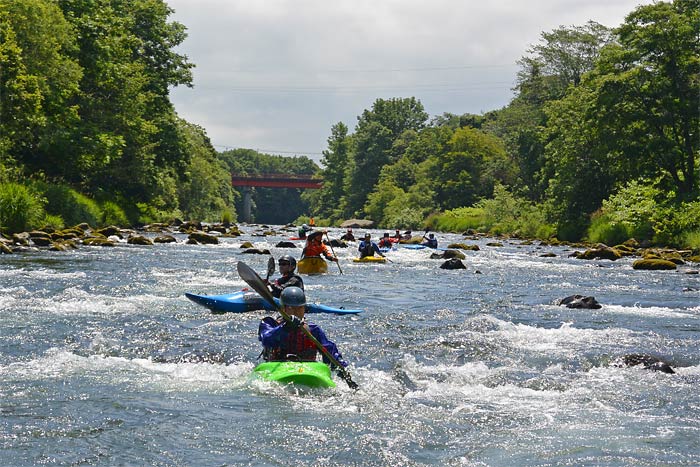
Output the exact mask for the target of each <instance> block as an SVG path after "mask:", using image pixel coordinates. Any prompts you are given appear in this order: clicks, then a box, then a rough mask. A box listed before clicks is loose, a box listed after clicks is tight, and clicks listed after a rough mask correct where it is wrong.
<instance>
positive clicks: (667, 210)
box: [652, 201, 700, 247]
mask: <svg viewBox="0 0 700 467" xmlns="http://www.w3.org/2000/svg"><path fill="white" fill-rule="evenodd" d="M652 222H653V228H654V242H655V243H656V244H658V245H669V246H674V247H685V246H687V245H685V244H684V243H685V242H686V241H687V237H688V236H690V237H689V238H691V239H692V238H693V237H694V234H695V233H697V232H699V231H700V201H694V202H690V203H685V202H682V203H678V204H671V205H668V206H665V207H664V208H663V209H658V210H657V211H656V212H655V213H654V217H653V218H652Z"/></svg>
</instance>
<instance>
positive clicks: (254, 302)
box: [185, 290, 362, 315]
mask: <svg viewBox="0 0 700 467" xmlns="http://www.w3.org/2000/svg"><path fill="white" fill-rule="evenodd" d="M185 296H186V297H187V298H189V299H190V300H192V301H193V302H195V303H197V304H199V305H203V306H205V307H207V308H209V309H210V310H211V311H212V312H213V313H245V312H247V311H255V310H268V311H272V310H276V309H277V308H276V307H274V306H272V305H271V304H269V303H267V301H266V300H263V298H262V297H261V296H260V295H258V294H257V293H255V292H251V291H248V290H240V291H238V292H233V293H229V294H224V295H197V294H193V293H185ZM275 303H276V304H277V306H279V305H280V301H279V300H278V299H276V298H275ZM306 312H307V313H330V314H335V315H355V314H357V313H362V310H346V309H345V308H333V307H330V306H326V305H320V304H318V303H307V304H306Z"/></svg>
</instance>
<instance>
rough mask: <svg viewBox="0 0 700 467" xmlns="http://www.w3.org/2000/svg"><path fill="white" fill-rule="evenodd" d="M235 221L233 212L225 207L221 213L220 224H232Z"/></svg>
mask: <svg viewBox="0 0 700 467" xmlns="http://www.w3.org/2000/svg"><path fill="white" fill-rule="evenodd" d="M234 222H235V219H234V216H233V212H232V211H231V210H230V209H228V208H226V209H224V210H223V212H222V213H221V223H222V224H233V223H234Z"/></svg>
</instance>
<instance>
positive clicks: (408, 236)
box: [401, 230, 413, 241]
mask: <svg viewBox="0 0 700 467" xmlns="http://www.w3.org/2000/svg"><path fill="white" fill-rule="evenodd" d="M412 238H413V233H412V232H411V231H410V230H407V231H405V232H404V233H403V235H401V240H403V241H408V240H410V239H412Z"/></svg>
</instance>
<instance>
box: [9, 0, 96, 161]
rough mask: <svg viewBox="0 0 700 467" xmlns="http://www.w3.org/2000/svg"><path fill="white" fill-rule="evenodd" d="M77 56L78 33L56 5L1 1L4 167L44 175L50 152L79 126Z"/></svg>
mask: <svg viewBox="0 0 700 467" xmlns="http://www.w3.org/2000/svg"><path fill="white" fill-rule="evenodd" d="M75 50H76V42H75V37H74V31H73V29H72V27H71V26H70V24H69V23H68V22H67V21H66V20H65V18H64V17H63V14H62V12H61V10H60V9H59V8H58V7H57V6H56V5H55V4H54V3H53V2H50V1H47V0H23V1H21V2H18V1H12V0H10V1H7V0H0V161H1V162H0V165H15V164H17V166H18V167H20V168H22V169H23V170H24V171H25V172H26V175H30V174H36V173H37V172H41V171H43V170H44V169H45V165H46V161H45V160H43V154H44V151H45V150H46V148H47V147H49V146H51V145H53V144H56V142H57V141H60V140H61V139H62V138H63V137H64V136H65V135H66V134H68V133H70V131H71V129H72V128H73V127H74V125H75V124H76V121H77V113H76V108H75V106H74V105H73V102H72V100H73V99H74V98H75V96H76V95H77V93H78V91H79V80H80V78H81V76H82V70H81V68H80V66H79V65H78V63H77V61H75V60H74V59H73V58H72V57H71V54H73V53H74V52H75Z"/></svg>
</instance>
